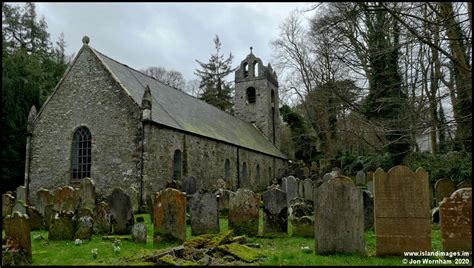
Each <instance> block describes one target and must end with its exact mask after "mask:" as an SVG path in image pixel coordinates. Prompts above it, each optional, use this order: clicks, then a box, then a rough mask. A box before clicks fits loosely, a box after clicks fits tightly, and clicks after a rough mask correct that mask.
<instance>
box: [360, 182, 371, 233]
mask: <svg viewBox="0 0 474 268" xmlns="http://www.w3.org/2000/svg"><path fill="white" fill-rule="evenodd" d="M362 197H363V199H364V230H365V231H367V230H369V229H372V228H374V197H373V195H372V193H371V192H369V191H367V190H362Z"/></svg>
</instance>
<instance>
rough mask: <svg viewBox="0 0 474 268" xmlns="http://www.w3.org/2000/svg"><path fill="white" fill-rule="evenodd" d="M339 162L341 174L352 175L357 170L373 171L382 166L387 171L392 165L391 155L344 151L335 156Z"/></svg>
mask: <svg viewBox="0 0 474 268" xmlns="http://www.w3.org/2000/svg"><path fill="white" fill-rule="evenodd" d="M336 160H339V161H340V163H341V169H342V172H343V174H346V175H349V176H354V175H355V173H356V172H357V171H359V170H364V171H365V172H367V171H375V170H376V169H377V168H379V167H380V168H382V169H383V170H385V171H387V170H389V169H390V168H392V167H393V166H394V164H393V162H392V158H391V156H390V155H389V154H388V153H386V154H367V155H366V154H360V155H359V154H355V153H350V152H344V153H342V154H340V155H338V156H337V157H336Z"/></svg>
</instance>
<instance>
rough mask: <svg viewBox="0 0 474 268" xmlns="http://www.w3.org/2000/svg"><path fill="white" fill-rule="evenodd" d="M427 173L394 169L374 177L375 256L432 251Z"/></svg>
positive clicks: (419, 169) (376, 172)
mask: <svg viewBox="0 0 474 268" xmlns="http://www.w3.org/2000/svg"><path fill="white" fill-rule="evenodd" d="M428 186H429V183H428V173H427V172H426V171H425V170H424V169H423V168H418V169H417V170H416V172H412V171H411V170H410V169H409V168H407V167H405V166H395V167H393V168H391V169H390V170H389V171H388V172H387V173H385V172H384V171H383V169H381V168H378V169H377V170H376V171H375V174H374V208H375V209H374V217H375V221H374V225H375V245H376V254H377V255H378V256H380V255H397V254H398V255H402V254H403V252H407V251H430V250H431V236H430V231H431V215H430V205H429V201H428V199H429V198H428V196H429V190H428Z"/></svg>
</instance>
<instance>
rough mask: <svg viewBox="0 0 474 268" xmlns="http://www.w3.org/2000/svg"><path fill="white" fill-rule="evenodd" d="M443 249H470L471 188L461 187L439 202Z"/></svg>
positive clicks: (469, 250) (468, 250)
mask: <svg viewBox="0 0 474 268" xmlns="http://www.w3.org/2000/svg"><path fill="white" fill-rule="evenodd" d="M439 216H440V229H441V241H442V243H443V250H444V251H467V252H471V251H472V188H463V189H459V190H457V191H456V192H454V193H453V194H452V195H451V197H449V198H446V199H444V200H443V201H441V203H440V204H439Z"/></svg>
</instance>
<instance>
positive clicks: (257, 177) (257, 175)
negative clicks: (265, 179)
mask: <svg viewBox="0 0 474 268" xmlns="http://www.w3.org/2000/svg"><path fill="white" fill-rule="evenodd" d="M256 173H257V174H256V176H255V179H256V182H257V184H259V183H260V165H259V164H257V172H256Z"/></svg>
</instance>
